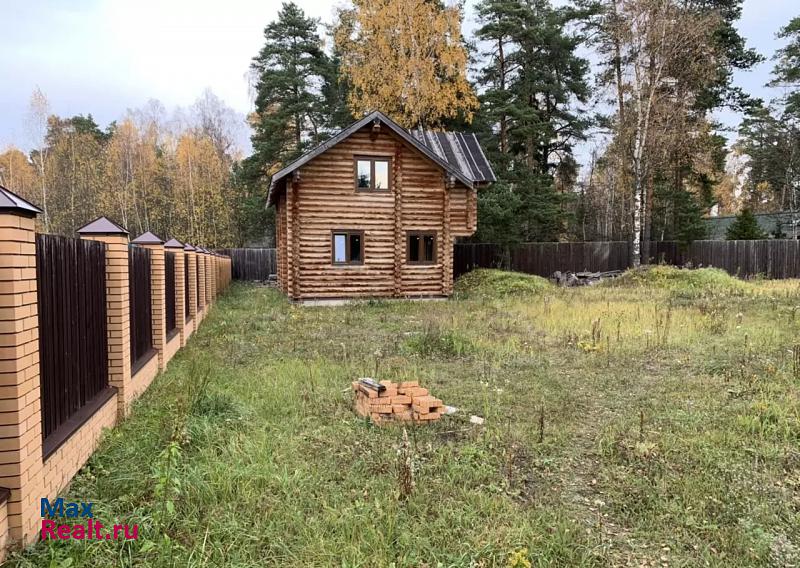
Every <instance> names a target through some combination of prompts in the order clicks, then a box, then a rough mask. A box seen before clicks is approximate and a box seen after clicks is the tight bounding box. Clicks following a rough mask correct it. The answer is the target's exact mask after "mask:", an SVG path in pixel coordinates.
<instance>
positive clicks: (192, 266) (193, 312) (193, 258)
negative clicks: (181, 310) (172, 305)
mask: <svg viewBox="0 0 800 568" xmlns="http://www.w3.org/2000/svg"><path fill="white" fill-rule="evenodd" d="M183 250H184V252H185V253H186V263H187V264H188V265H189V320H190V321H188V322H187V323H186V337H187V338H188V337H189V334H191V333H192V332H193V331H194V330H195V329H197V278H196V276H197V254H196V253H195V250H194V247H193V246H192V245H190V244H187V245H186V246H185V247H184V249H183Z"/></svg>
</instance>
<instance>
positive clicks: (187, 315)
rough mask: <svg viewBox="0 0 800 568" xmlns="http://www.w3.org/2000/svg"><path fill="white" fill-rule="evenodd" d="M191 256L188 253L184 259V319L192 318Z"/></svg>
mask: <svg viewBox="0 0 800 568" xmlns="http://www.w3.org/2000/svg"><path fill="white" fill-rule="evenodd" d="M190 299H191V296H190V295H189V256H188V255H186V256H185V257H184V259H183V307H184V314H183V317H184V321H189V319H191V313H192V311H191V309H190V307H189V300H190Z"/></svg>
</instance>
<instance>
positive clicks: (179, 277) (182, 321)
mask: <svg viewBox="0 0 800 568" xmlns="http://www.w3.org/2000/svg"><path fill="white" fill-rule="evenodd" d="M183 247H184V245H183V243H182V242H180V241H179V240H177V239H170V240H168V241H167V242H166V243H165V244H164V249H165V250H166V251H167V252H172V253H175V327H176V328H177V329H178V334H179V335H180V337H181V338H180V346H181V347H183V346H184V345H186V335H185V334H184V328H185V327H186V272H185V271H186V255H185V254H184V252H183Z"/></svg>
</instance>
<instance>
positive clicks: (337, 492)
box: [10, 268, 800, 567]
mask: <svg viewBox="0 0 800 568" xmlns="http://www.w3.org/2000/svg"><path fill="white" fill-rule="evenodd" d="M456 289H457V294H456V297H455V298H454V299H453V300H450V301H448V302H436V303H432V302H369V303H364V304H359V305H352V306H344V307H330V308H308V307H297V306H290V305H289V304H288V303H287V302H286V300H285V299H284V298H283V297H282V296H281V295H280V294H279V293H278V292H276V291H275V290H273V289H268V288H262V287H256V286H248V285H236V286H234V287H233V288H232V290H231V291H230V292H229V293H228V294H227V295H226V296H225V297H223V298H221V299H220V300H219V302H218V304H217V305H216V307H215V308H214V310H213V312H212V314H211V315H210V317H209V318H208V319H207V320H206V321H205V322H204V324H203V328H202V329H201V330H200V332H199V333H198V334H197V335H196V336H195V337H193V338H192V340H191V342H190V344H189V346H188V347H187V348H186V349H185V350H184V351H183V352H182V353H181V354H180V355H179V356H178V357H177V358H176V359H174V360H173V362H172V363H170V366H169V369H168V370H167V372H166V373H165V374H163V375H162V376H161V377H160V378H159V379H157V381H156V382H155V383H154V384H153V386H152V387H151V388H150V390H149V391H148V392H147V393H146V394H145V395H144V396H143V398H142V399H141V400H140V401H139V402H138V403H137V404H136V406H135V409H134V412H133V415H132V417H131V418H130V419H128V420H127V421H125V422H124V423H123V424H122V425H121V426H120V427H118V428H117V429H115V430H114V431H113V432H110V433H109V434H108V435H107V436H106V438H105V440H104V443H103V445H102V448H101V450H100V451H99V452H98V453H96V454H95V456H94V457H93V458H92V459H91V461H90V462H89V464H88V465H87V467H86V468H85V469H84V470H83V471H82V473H81V474H80V475H79V476H78V477H77V478H76V479H75V481H74V482H73V484H72V486H71V488H70V490H69V491H68V492H67V494H66V495H68V496H70V497H72V498H73V499H77V500H82V501H94V502H95V503H96V505H95V514H96V516H97V517H98V518H99V519H101V520H102V521H103V522H105V523H113V522H124V523H139V525H140V527H139V533H140V537H139V540H138V541H128V542H122V543H114V542H91V543H71V544H63V543H61V544H53V543H39V544H38V545H36V546H34V547H32V548H31V549H29V550H26V551H24V552H23V553H20V554H17V555H16V556H14V557H13V558H12V560H11V562H10V564H11V565H12V566H91V567H95V566H116V565H123V566H127V565H132V566H176V567H177V566H180V567H184V566H232V567H238V566H348V567H350V566H364V567H373V566H398V567H400V566H419V567H423V566H428V567H438V566H443V567H447V566H519V567H524V566H531V565H532V566H725V567H733V566H776V567H790V566H800V338H799V337H798V330H800V313H798V311H800V282H798V281H780V282H767V281H761V282H758V281H756V282H747V283H745V282H741V281H738V280H734V279H732V278H729V277H727V276H726V275H724V274H723V273H718V272H715V271H707V270H706V271H694V272H691V273H689V272H685V271H677V270H674V269H666V268H658V269H656V270H652V271H649V272H646V273H634V274H628V275H626V276H624V277H623V278H621V279H619V280H618V281H616V282H614V283H613V284H611V285H602V286H598V287H590V288H579V289H556V288H554V287H552V286H550V285H549V284H548V283H547V282H545V281H544V280H541V279H537V278H535V277H525V276H520V275H514V274H508V273H497V272H493V271H478V272H475V273H472V274H470V275H468V276H467V277H465V278H464V279H462V280H461V281H459V282H458V283H457V286H456ZM360 376H377V377H378V378H380V379H393V380H402V379H406V380H411V379H419V380H420V381H421V382H422V383H423V385H424V386H426V387H428V388H429V389H430V390H431V391H432V394H434V395H435V396H437V397H440V398H442V399H443V400H444V401H445V403H446V404H450V405H452V406H455V407H458V408H459V409H460V412H459V413H458V414H456V415H453V416H448V417H445V418H443V419H442V420H441V421H440V422H439V423H437V424H434V425H431V426H427V427H419V428H414V429H409V432H408V435H409V439H410V441H411V442H410V443H411V446H412V459H413V464H414V481H415V488H414V491H413V493H412V494H411V496H410V497H409V498H408V499H407V500H401V499H399V498H398V496H399V493H398V492H399V484H398V451H397V450H398V446H399V444H400V442H401V439H402V430H401V429H398V428H396V427H381V428H378V427H374V426H372V425H370V424H369V423H367V422H365V421H364V420H362V419H358V418H357V417H356V416H355V415H354V414H353V413H352V411H351V408H350V405H351V392H350V390H349V386H350V381H351V380H353V379H354V378H357V377H360ZM472 414H475V415H479V416H481V417H484V418H485V420H486V422H485V424H484V426H482V427H481V426H475V425H472V424H470V423H469V416H470V415H472ZM542 426H543V427H542Z"/></svg>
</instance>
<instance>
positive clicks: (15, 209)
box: [0, 185, 42, 217]
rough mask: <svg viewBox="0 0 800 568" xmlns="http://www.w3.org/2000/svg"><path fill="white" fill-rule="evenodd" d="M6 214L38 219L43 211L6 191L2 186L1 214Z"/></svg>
mask: <svg viewBox="0 0 800 568" xmlns="http://www.w3.org/2000/svg"><path fill="white" fill-rule="evenodd" d="M5 212H12V213H19V214H21V215H26V216H28V217H36V216H37V215H38V214H39V213H41V212H42V210H41V209H39V208H38V207H36V205H34V204H33V203H31V202H30V201H26V200H25V199H22V198H21V197H20V196H19V195H17V194H16V193H14V192H13V191H11V190H10V189H6V188H5V187H3V186H2V185H0V213H5Z"/></svg>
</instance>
